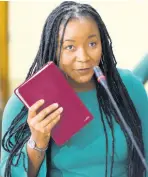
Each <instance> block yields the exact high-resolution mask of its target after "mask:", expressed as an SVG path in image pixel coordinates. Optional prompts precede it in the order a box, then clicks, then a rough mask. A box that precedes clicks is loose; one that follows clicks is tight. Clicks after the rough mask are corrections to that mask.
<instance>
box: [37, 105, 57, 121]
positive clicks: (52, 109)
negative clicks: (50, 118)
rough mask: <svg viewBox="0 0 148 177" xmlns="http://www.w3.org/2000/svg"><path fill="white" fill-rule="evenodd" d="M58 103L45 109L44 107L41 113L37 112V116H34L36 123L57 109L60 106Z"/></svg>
mask: <svg viewBox="0 0 148 177" xmlns="http://www.w3.org/2000/svg"><path fill="white" fill-rule="evenodd" d="M58 106H59V105H58V104H57V103H54V104H52V105H50V106H48V107H46V108H45V109H43V110H42V111H41V112H40V113H39V114H37V115H36V116H35V117H34V123H35V124H36V123H39V122H41V121H42V120H44V119H45V117H46V116H47V115H48V114H50V113H52V112H53V111H54V110H55V109H57V108H58Z"/></svg>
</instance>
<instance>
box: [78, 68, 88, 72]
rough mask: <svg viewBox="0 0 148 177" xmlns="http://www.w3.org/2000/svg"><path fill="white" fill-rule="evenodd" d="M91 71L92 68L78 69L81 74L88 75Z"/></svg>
mask: <svg viewBox="0 0 148 177" xmlns="http://www.w3.org/2000/svg"><path fill="white" fill-rule="evenodd" d="M90 70H91V68H84V69H77V70H76V71H78V72H79V73H88V72H89V71H90Z"/></svg>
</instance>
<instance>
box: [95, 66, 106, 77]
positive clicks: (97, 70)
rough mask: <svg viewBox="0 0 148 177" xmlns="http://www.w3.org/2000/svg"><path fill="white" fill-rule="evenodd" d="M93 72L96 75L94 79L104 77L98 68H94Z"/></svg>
mask: <svg viewBox="0 0 148 177" xmlns="http://www.w3.org/2000/svg"><path fill="white" fill-rule="evenodd" d="M93 69H94V72H95V74H96V77H97V78H98V77H100V76H104V74H103V72H102V71H101V68H100V67H99V66H94V68H93Z"/></svg>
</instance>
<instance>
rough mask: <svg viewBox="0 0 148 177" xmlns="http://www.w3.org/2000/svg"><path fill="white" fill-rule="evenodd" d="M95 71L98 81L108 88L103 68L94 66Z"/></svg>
mask: <svg viewBox="0 0 148 177" xmlns="http://www.w3.org/2000/svg"><path fill="white" fill-rule="evenodd" d="M93 69H94V72H95V75H96V77H97V81H98V82H99V83H100V84H101V85H102V86H103V87H104V88H105V89H107V88H108V85H107V81H106V77H105V76H104V74H103V72H102V71H101V68H100V67H99V66H94V68H93Z"/></svg>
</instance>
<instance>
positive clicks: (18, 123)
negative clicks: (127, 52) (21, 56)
mask: <svg viewBox="0 0 148 177" xmlns="http://www.w3.org/2000/svg"><path fill="white" fill-rule="evenodd" d="M49 60H51V61H54V62H55V64H57V65H58V66H59V67H60V68H61V70H62V71H63V72H64V74H65V77H66V78H67V80H68V82H69V84H70V85H71V87H72V88H73V89H74V90H75V92H76V94H77V95H78V96H79V97H80V99H81V100H82V101H83V103H84V104H85V105H86V106H87V108H88V109H89V110H90V111H91V113H92V114H93V116H94V120H93V121H91V122H90V123H89V124H88V125H87V126H85V127H84V128H83V129H81V131H79V132H78V133H77V134H76V135H75V136H73V137H72V138H71V139H70V140H69V141H68V142H67V143H65V144H64V145H63V146H61V147H59V146H57V145H56V144H55V143H54V141H52V138H51V137H50V132H51V130H52V128H53V127H54V126H55V125H56V124H57V123H58V121H59V120H60V114H61V112H62V111H64V110H63V108H59V107H58V104H52V105H49V107H48V108H47V109H46V108H45V110H43V111H41V112H40V113H38V114H37V113H36V112H37V110H38V109H39V107H40V106H41V105H42V104H44V101H43V100H40V101H38V102H37V103H35V104H34V105H32V107H31V108H30V109H29V110H27V109H26V108H25V107H24V105H23V104H22V103H21V102H20V101H19V100H18V98H17V97H16V96H15V95H13V96H12V97H11V98H10V100H9V101H8V103H7V106H6V108H5V111H4V115H3V140H2V146H3V149H2V162H1V167H2V174H1V175H2V176H4V177H10V176H12V177H17V176H20V175H21V177H26V176H27V174H28V176H29V177H35V176H38V177H49V176H50V177H98V176H100V177H107V176H108V177H111V176H113V177H142V176H144V174H145V169H144V167H143V165H142V162H141V160H140V158H139V156H138V154H137V152H136V150H135V148H134V147H133V146H132V143H131V141H130V139H129V137H128V135H127V133H126V131H125V129H124V127H123V125H122V123H121V122H120V120H119V119H118V118H117V117H118V116H117V114H116V112H115V110H114V109H113V107H112V105H111V102H110V100H109V98H108V96H107V94H106V92H105V91H104V89H103V87H102V86H101V85H99V84H98V83H97V81H96V78H95V76H94V72H93V66H95V65H99V66H100V68H101V69H102V71H103V73H104V74H105V76H106V78H107V81H108V85H109V88H110V90H111V93H112V95H113V97H114V99H115V101H116V102H117V105H118V107H119V109H120V111H121V113H122V114H123V116H124V119H125V121H126V122H127V124H128V125H129V127H130V128H131V131H132V132H133V135H134V137H135V139H136V140H137V143H138V145H139V147H140V150H141V151H142V153H143V155H144V156H145V157H147V153H148V140H147V138H146V136H147V134H148V129H147V125H148V119H147V113H148V110H147V104H148V100H147V97H146V93H145V90H144V88H143V86H142V83H140V82H139V81H138V80H137V79H136V78H135V77H134V76H133V75H132V73H131V72H129V71H127V70H121V69H120V70H117V68H116V61H115V57H114V55H113V51H112V42H111V39H110V36H109V34H108V32H107V29H106V27H105V25H104V23H103V21H102V19H101V17H100V15H99V14H98V12H97V11H96V10H95V9H93V8H92V7H91V6H90V5H86V4H79V3H76V2H63V3H61V4H60V6H58V7H57V8H56V9H54V10H53V11H52V13H51V14H50V15H49V17H48V18H47V20H46V23H45V26H44V29H43V33H42V38H41V44H40V47H39V50H38V53H37V56H36V58H35V60H34V62H33V64H32V66H31V68H30V70H29V73H28V75H27V78H26V79H28V78H29V77H30V76H32V75H33V74H34V73H35V72H37V71H38V70H39V69H40V68H41V67H43V66H44V65H45V64H46V63H47V62H48V61H49ZM51 112H52V113H51ZM47 114H49V116H48V117H46V115H47ZM45 117H46V119H44V118H45ZM28 140H29V142H28ZM30 141H31V142H35V143H36V148H38V149H34V148H31V145H30ZM46 149H47V150H46Z"/></svg>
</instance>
